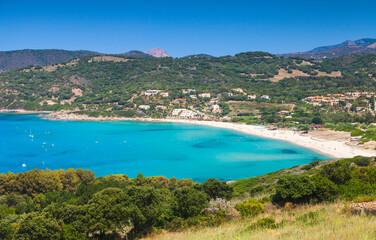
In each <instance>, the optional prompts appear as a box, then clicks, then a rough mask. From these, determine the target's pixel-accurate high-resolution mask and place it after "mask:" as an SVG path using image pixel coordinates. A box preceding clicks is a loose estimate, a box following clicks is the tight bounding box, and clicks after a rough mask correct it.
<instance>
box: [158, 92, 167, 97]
mask: <svg viewBox="0 0 376 240" xmlns="http://www.w3.org/2000/svg"><path fill="white" fill-rule="evenodd" d="M160 94H161V96H162V97H168V92H161V93H160Z"/></svg>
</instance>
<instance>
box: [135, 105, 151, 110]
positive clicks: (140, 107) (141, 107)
mask: <svg viewBox="0 0 376 240" xmlns="http://www.w3.org/2000/svg"><path fill="white" fill-rule="evenodd" d="M138 109H142V110H148V109H150V106H149V105H140V106H138Z"/></svg>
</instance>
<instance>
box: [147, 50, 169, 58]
mask: <svg viewBox="0 0 376 240" xmlns="http://www.w3.org/2000/svg"><path fill="white" fill-rule="evenodd" d="M145 53H146V54H149V55H151V56H153V57H156V58H163V57H169V56H168V55H167V53H166V51H165V50H163V49H161V48H153V49H151V50H149V51H146V52H145Z"/></svg>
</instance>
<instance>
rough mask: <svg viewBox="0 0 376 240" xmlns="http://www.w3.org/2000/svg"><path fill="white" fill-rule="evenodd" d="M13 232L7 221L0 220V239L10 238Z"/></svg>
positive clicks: (7, 239) (9, 239)
mask: <svg viewBox="0 0 376 240" xmlns="http://www.w3.org/2000/svg"><path fill="white" fill-rule="evenodd" d="M13 234H14V229H13V227H12V226H11V225H10V223H9V222H7V221H1V222H0V239H2V240H12V238H13Z"/></svg>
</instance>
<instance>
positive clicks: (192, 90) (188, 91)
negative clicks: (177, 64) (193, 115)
mask: <svg viewBox="0 0 376 240" xmlns="http://www.w3.org/2000/svg"><path fill="white" fill-rule="evenodd" d="M182 92H183V93H184V94H186V93H190V92H196V90H194V89H183V90H182Z"/></svg>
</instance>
